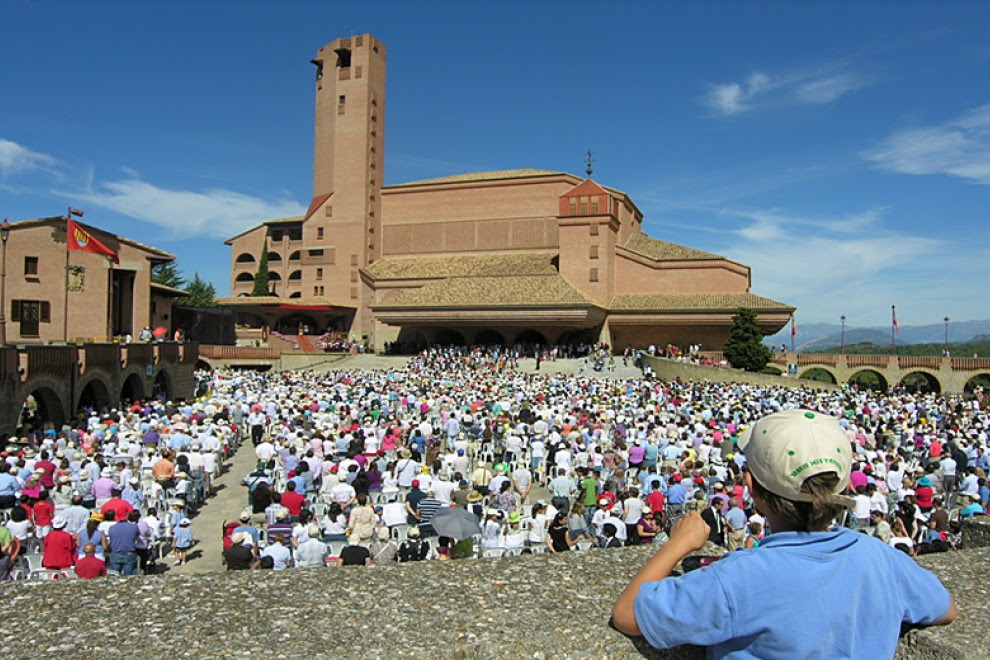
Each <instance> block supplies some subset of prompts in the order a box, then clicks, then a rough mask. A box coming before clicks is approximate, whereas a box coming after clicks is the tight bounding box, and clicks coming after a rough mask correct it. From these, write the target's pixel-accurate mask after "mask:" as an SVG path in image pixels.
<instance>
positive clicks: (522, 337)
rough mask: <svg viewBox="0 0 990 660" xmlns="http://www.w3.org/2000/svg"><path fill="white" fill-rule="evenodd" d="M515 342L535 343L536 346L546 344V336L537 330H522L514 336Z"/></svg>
mask: <svg viewBox="0 0 990 660" xmlns="http://www.w3.org/2000/svg"><path fill="white" fill-rule="evenodd" d="M515 343H517V344H536V345H537V346H546V343H547V338H546V337H544V336H543V333H542V332H539V331H537V330H523V331H522V332H520V333H519V336H518V337H516V342H515Z"/></svg>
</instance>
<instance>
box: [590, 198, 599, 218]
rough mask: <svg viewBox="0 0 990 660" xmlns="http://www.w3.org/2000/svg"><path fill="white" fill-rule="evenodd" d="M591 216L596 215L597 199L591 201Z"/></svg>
mask: <svg viewBox="0 0 990 660" xmlns="http://www.w3.org/2000/svg"><path fill="white" fill-rule="evenodd" d="M591 215H598V198H597V197H595V198H594V199H593V200H591Z"/></svg>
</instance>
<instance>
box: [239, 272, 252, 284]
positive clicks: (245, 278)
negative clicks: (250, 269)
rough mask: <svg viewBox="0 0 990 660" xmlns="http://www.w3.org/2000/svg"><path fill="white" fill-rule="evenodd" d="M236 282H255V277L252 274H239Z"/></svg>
mask: <svg viewBox="0 0 990 660" xmlns="http://www.w3.org/2000/svg"><path fill="white" fill-rule="evenodd" d="M234 281H235V282H254V275H252V274H251V273H238V274H237V277H236V278H235V279H234Z"/></svg>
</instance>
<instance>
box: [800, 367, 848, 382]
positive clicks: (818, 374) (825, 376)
mask: <svg viewBox="0 0 990 660" xmlns="http://www.w3.org/2000/svg"><path fill="white" fill-rule="evenodd" d="M798 378H802V379H804V380H813V381H817V382H819V383H832V384H833V385H835V384H836V383H838V382H839V381H838V380H837V379H836V377H835V374H834V373H833V372H832V371H831V370H830V369H828V368H827V367H809V368H807V369H805V370H804V371H803V372H801V374H800V375H799V376H798Z"/></svg>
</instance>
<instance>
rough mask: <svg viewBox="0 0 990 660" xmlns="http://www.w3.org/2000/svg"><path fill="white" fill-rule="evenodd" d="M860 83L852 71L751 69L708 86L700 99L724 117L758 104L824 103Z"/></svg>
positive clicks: (755, 106) (864, 84) (750, 108)
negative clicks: (742, 76)
mask: <svg viewBox="0 0 990 660" xmlns="http://www.w3.org/2000/svg"><path fill="white" fill-rule="evenodd" d="M864 86H866V81H865V80H864V79H863V78H861V77H859V76H857V75H854V74H852V73H840V74H830V73H823V72H820V71H818V72H804V73H784V74H774V75H771V74H767V73H763V72H761V71H755V72H753V73H751V74H749V75H748V76H747V77H746V78H745V80H743V81H741V82H729V83H721V84H715V85H711V86H710V87H709V89H708V93H707V94H706V95H705V97H704V98H703V99H702V102H703V103H704V104H705V105H706V106H708V107H709V108H711V109H712V110H714V111H715V112H716V113H717V114H719V115H721V116H723V117H726V116H730V115H736V114H739V113H742V112H747V111H750V110H754V109H756V108H757V107H759V106H761V105H789V104H795V103H797V104H808V105H824V104H826V103H832V102H834V101H836V100H838V99H839V98H841V97H842V96H844V95H845V94H848V93H849V92H852V91H855V90H857V89H859V88H861V87H864Z"/></svg>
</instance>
